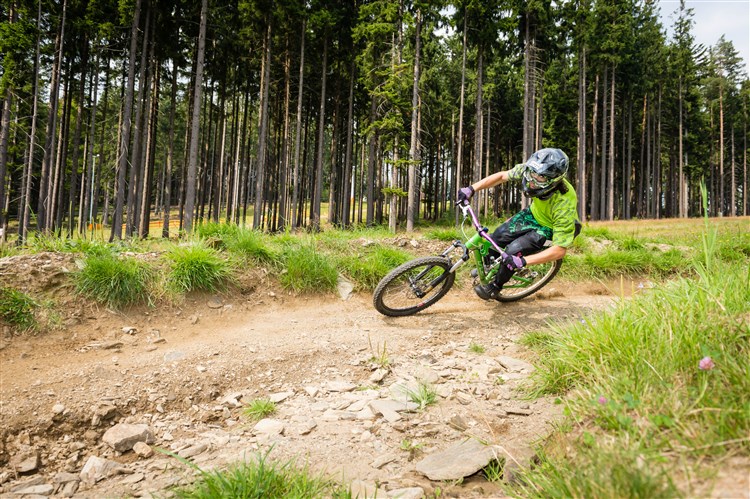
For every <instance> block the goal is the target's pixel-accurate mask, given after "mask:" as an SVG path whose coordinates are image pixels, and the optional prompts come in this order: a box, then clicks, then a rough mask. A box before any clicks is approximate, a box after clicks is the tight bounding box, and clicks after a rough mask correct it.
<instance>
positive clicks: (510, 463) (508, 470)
mask: <svg viewBox="0 0 750 499" xmlns="http://www.w3.org/2000/svg"><path fill="white" fill-rule="evenodd" d="M535 459H536V453H535V452H534V450H533V449H532V448H531V447H529V446H522V447H520V448H518V449H514V450H513V453H512V454H511V453H509V452H508V451H507V450H506V451H505V465H504V466H503V481H504V482H505V483H509V484H512V483H516V482H517V481H518V479H519V475H520V472H521V471H524V470H527V469H529V468H530V467H531V464H532V463H533V462H534V460H535Z"/></svg>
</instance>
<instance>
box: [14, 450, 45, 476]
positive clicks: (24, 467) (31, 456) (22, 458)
mask: <svg viewBox="0 0 750 499" xmlns="http://www.w3.org/2000/svg"><path fill="white" fill-rule="evenodd" d="M9 464H10V467H11V469H13V470H14V471H15V472H16V473H31V472H33V471H36V470H37V469H38V468H39V466H41V464H42V459H41V457H40V456H39V451H38V450H37V449H32V448H28V447H27V448H26V449H24V450H23V451H22V452H20V453H19V454H16V455H14V456H13V457H12V458H11V459H10V463H9Z"/></svg>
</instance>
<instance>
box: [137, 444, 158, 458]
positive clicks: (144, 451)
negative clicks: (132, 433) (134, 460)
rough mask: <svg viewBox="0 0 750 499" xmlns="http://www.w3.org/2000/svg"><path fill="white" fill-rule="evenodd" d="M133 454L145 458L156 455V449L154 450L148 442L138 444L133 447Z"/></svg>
mask: <svg viewBox="0 0 750 499" xmlns="http://www.w3.org/2000/svg"><path fill="white" fill-rule="evenodd" d="M133 452H135V453H136V454H138V455H139V456H141V457H144V458H147V457H151V456H153V455H154V449H152V448H151V446H149V445H148V444H147V443H146V442H136V443H135V445H133Z"/></svg>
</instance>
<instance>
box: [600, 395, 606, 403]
mask: <svg viewBox="0 0 750 499" xmlns="http://www.w3.org/2000/svg"><path fill="white" fill-rule="evenodd" d="M599 403H600V404H601V405H605V404H606V403H607V397H605V396H604V395H602V396H601V397H599Z"/></svg>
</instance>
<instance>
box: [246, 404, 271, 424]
mask: <svg viewBox="0 0 750 499" xmlns="http://www.w3.org/2000/svg"><path fill="white" fill-rule="evenodd" d="M242 412H243V413H244V414H245V416H247V417H248V418H250V419H252V420H253V421H260V420H261V419H263V418H265V417H267V416H270V415H271V414H273V413H274V412H276V403H274V402H272V401H271V400H268V399H255V400H253V401H252V402H250V405H248V406H247V407H245V409H244V410H243V411H242Z"/></svg>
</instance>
